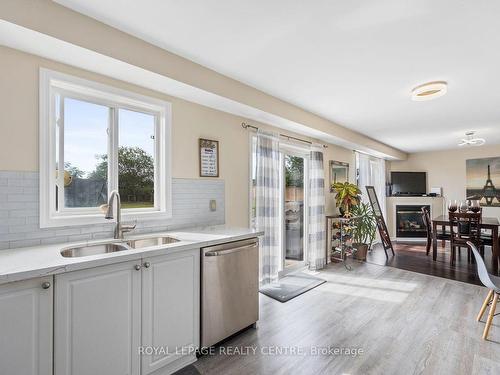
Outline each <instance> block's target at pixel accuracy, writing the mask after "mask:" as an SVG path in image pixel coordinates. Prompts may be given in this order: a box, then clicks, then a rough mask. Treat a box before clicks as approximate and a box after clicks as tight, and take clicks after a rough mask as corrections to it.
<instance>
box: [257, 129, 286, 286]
mask: <svg viewBox="0 0 500 375" xmlns="http://www.w3.org/2000/svg"><path fill="white" fill-rule="evenodd" d="M255 163H256V186H255V196H256V210H255V215H256V216H255V226H256V228H257V229H258V230H261V231H264V235H263V236H262V237H261V241H260V252H259V265H260V269H259V280H260V283H261V285H262V284H267V283H270V282H273V281H276V280H277V279H278V271H279V267H280V263H281V259H280V254H281V253H280V242H281V241H280V238H281V233H280V218H281V215H280V150H279V135H277V134H274V133H266V132H263V131H261V130H259V131H258V132H257V147H256V157H255Z"/></svg>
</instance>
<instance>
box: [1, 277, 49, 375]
mask: <svg viewBox="0 0 500 375" xmlns="http://www.w3.org/2000/svg"><path fill="white" fill-rule="evenodd" d="M53 290H54V288H53V285H52V276H48V277H43V278H37V279H31V280H26V281H18V282H12V283H8V284H4V285H0V374H8V375H35V374H36V375H52V321H53Z"/></svg>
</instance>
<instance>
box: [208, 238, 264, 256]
mask: <svg viewBox="0 0 500 375" xmlns="http://www.w3.org/2000/svg"><path fill="white" fill-rule="evenodd" d="M258 246H259V243H258V242H254V243H252V244H250V245H244V246H238V247H233V248H230V249H224V250H211V251H207V252H206V253H205V256H206V257H218V256H222V255H227V254H233V253H237V252H239V251H243V250H247V249H253V248H256V247H258Z"/></svg>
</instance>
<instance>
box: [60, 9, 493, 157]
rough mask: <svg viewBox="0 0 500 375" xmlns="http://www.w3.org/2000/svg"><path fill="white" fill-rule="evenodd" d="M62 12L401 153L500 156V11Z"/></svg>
mask: <svg viewBox="0 0 500 375" xmlns="http://www.w3.org/2000/svg"><path fill="white" fill-rule="evenodd" d="M56 2H58V3H60V4H62V5H64V6H67V7H70V8H72V9H74V10H76V11H78V12H81V13H84V14H86V15H89V16H91V17H94V18H96V19H98V20H100V21H102V22H104V23H107V24H109V25H111V26H113V27H116V28H118V29H121V30H123V31H125V32H127V33H130V34H133V35H135V36H137V37H140V38H142V39H144V40H146V41H148V42H151V43H153V44H156V45H158V46H160V47H162V48H165V49H167V50H169V51H172V52H174V53H177V54H179V55H181V56H184V57H186V58H188V59H190V60H193V61H195V62H198V63H200V64H202V65H204V66H207V67H209V68H212V69H214V70H216V71H218V72H220V73H222V74H225V75H227V76H230V77H232V78H235V79H237V80H239V81H242V82H244V83H247V84H249V85H251V86H253V87H255V88H258V89H260V90H262V91H264V92H266V93H269V94H271V95H274V96H276V97H278V98H281V99H283V100H286V101H288V102H291V103H293V104H296V105H298V106H299V107H302V108H304V109H306V110H309V111H311V112H314V113H316V114H318V115H320V116H323V117H325V118H327V119H329V120H332V121H334V122H336V123H338V124H340V125H343V126H345V127H348V128H351V129H353V130H356V131H359V132H360V133H363V134H366V135H368V136H370V137H372V138H374V139H377V140H379V141H381V142H384V143H386V144H388V145H391V146H394V147H396V148H399V149H401V150H403V151H407V152H416V151H426V150H436V149H446V148H455V147H457V143H458V140H459V139H460V138H462V136H463V134H464V133H465V132H466V131H468V130H475V131H476V132H477V135H478V136H480V137H483V138H486V140H487V144H494V143H495V144H500V105H499V104H500V90H499V87H500V48H499V45H500V22H498V16H499V15H500V2H494V1H488V0H475V1H466V0H461V1H459V0H418V1H412V0H409V1H401V0H371V1H369V2H368V1H361V0H350V1H349V0H344V1H331V0H316V1H314V2H312V1H309V2H308V1H303V0H274V1H269V0H253V1H243V0H239V1H236V0H183V1H174V0H141V1H130V0H56ZM435 80H444V81H447V82H448V93H447V95H445V96H444V97H441V98H438V99H436V100H434V101H428V102H413V101H411V100H410V91H411V89H412V88H413V87H415V86H417V85H419V84H422V83H425V82H428V81H435Z"/></svg>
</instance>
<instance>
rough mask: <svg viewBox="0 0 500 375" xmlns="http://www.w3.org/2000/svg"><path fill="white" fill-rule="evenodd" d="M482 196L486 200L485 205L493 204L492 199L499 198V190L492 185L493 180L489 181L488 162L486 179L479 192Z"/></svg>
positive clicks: (489, 169)
mask: <svg viewBox="0 0 500 375" xmlns="http://www.w3.org/2000/svg"><path fill="white" fill-rule="evenodd" d="M481 195H482V197H481V198H484V199H485V200H486V205H487V206H493V200H494V199H497V200H499V199H500V192H499V191H498V190H497V189H496V188H495V185H493V181H491V167H490V165H489V164H488V179H487V180H486V183H485V184H484V187H483V191H482V192H481Z"/></svg>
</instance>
